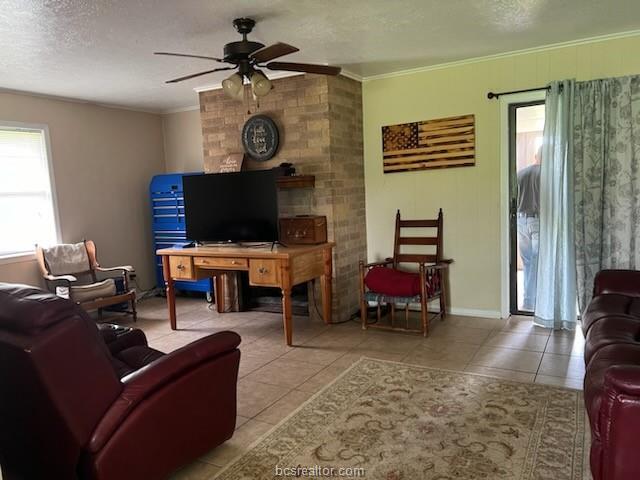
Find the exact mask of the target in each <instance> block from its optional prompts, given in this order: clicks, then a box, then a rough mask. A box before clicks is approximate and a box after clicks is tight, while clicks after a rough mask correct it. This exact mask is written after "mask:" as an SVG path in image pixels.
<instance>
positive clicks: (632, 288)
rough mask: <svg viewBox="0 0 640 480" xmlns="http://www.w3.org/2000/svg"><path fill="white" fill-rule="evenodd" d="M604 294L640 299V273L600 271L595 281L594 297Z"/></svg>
mask: <svg viewBox="0 0 640 480" xmlns="http://www.w3.org/2000/svg"><path fill="white" fill-rule="evenodd" d="M602 293H619V294H622V295H628V296H630V297H640V271H638V270H600V271H599V272H598V273H597V274H596V277H595V279H594V281H593V295H594V296H595V295H600V294H602Z"/></svg>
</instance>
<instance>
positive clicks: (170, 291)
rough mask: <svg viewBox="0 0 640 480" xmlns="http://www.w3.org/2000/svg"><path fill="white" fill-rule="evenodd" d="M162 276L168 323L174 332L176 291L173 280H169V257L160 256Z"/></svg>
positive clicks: (175, 327)
mask: <svg viewBox="0 0 640 480" xmlns="http://www.w3.org/2000/svg"><path fill="white" fill-rule="evenodd" d="M162 274H163V276H164V284H165V287H166V294H167V308H168V309H169V322H170V323H171V330H176V329H177V328H178V327H177V326H176V290H175V288H174V287H173V278H171V268H169V256H168V255H163V256H162Z"/></svg>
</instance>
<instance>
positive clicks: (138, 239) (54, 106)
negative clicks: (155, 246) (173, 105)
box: [0, 93, 164, 289]
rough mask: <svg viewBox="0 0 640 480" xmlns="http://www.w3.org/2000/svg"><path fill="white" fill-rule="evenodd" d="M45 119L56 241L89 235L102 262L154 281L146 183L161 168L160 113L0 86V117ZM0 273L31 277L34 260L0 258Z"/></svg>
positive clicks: (145, 283) (143, 281)
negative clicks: (24, 92) (56, 214)
mask: <svg viewBox="0 0 640 480" xmlns="http://www.w3.org/2000/svg"><path fill="white" fill-rule="evenodd" d="M2 121H14V122H25V123H40V124H47V125H48V126H49V134H50V137H51V155H52V162H53V171H54V175H55V180H56V185H55V188H56V191H57V197H58V210H59V216H60V230H61V234H62V241H63V242H76V241H79V240H82V239H83V238H89V239H92V240H94V241H95V242H96V245H97V247H98V258H99V260H100V262H101V263H102V264H103V265H105V266H109V265H121V264H131V265H134V266H135V268H136V270H137V272H138V281H139V284H140V286H141V287H142V288H145V289H146V288H150V287H152V286H153V285H154V284H155V278H154V273H153V263H154V262H153V250H152V243H151V233H150V230H151V227H150V213H149V208H150V207H149V201H148V193H147V192H148V185H149V180H150V179H151V177H152V176H153V175H155V174H158V173H163V172H164V152H163V138H162V119H161V117H160V115H154V114H148V113H140V112H132V111H128V110H122V109H114V108H107V107H101V106H96V105H91V104H85V103H76V102H69V101H61V100H54V99H49V98H43V97H36V96H30V95H21V94H15V93H0V122H2ZM0 281H17V282H24V283H33V284H35V283H38V282H39V281H40V274H39V272H38V270H37V265H36V263H35V261H33V260H31V261H28V262H24V261H22V262H18V263H6V261H4V262H2V263H0Z"/></svg>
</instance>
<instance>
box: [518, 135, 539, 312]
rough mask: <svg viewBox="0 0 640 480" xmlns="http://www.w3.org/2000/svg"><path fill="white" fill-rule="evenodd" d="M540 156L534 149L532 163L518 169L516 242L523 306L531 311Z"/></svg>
mask: <svg viewBox="0 0 640 480" xmlns="http://www.w3.org/2000/svg"><path fill="white" fill-rule="evenodd" d="M541 160H542V147H540V148H538V150H537V151H536V154H535V159H534V163H533V164H531V165H529V166H528V167H525V168H523V169H522V170H520V171H519V172H518V246H519V250H520V258H521V259H522V266H523V269H524V295H523V296H524V299H523V302H522V310H526V311H533V310H534V309H535V305H536V277H537V273H538V272H537V268H538V241H539V238H540V216H539V213H540V161H541Z"/></svg>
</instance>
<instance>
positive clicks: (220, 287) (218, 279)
mask: <svg viewBox="0 0 640 480" xmlns="http://www.w3.org/2000/svg"><path fill="white" fill-rule="evenodd" d="M215 289H216V292H215V293H216V310H218V313H224V275H223V274H222V273H217V274H216V276H215Z"/></svg>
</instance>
